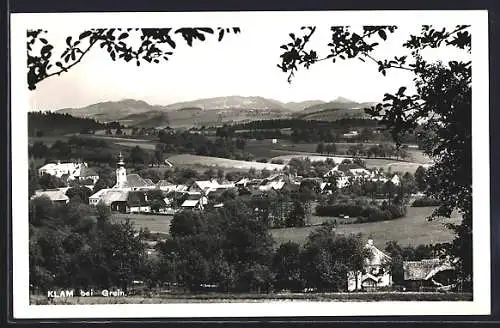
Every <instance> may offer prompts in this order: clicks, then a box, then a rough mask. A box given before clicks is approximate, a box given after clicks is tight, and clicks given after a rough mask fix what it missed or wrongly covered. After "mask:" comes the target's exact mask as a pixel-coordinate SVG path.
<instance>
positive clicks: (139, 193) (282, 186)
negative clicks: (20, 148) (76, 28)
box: [31, 153, 457, 292]
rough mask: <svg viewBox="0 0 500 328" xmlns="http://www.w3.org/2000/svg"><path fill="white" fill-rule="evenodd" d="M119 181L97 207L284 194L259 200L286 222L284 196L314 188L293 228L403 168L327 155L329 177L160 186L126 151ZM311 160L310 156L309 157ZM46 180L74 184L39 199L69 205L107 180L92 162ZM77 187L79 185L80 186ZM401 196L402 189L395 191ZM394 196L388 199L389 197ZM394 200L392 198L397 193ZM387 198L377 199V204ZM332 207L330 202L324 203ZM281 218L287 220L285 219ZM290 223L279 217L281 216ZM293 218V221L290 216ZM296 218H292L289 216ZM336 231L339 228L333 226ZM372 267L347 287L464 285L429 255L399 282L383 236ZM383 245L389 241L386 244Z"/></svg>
mask: <svg viewBox="0 0 500 328" xmlns="http://www.w3.org/2000/svg"><path fill="white" fill-rule="evenodd" d="M117 158H118V160H117V163H116V171H115V173H116V184H115V185H114V186H112V187H110V188H103V189H100V190H98V191H97V192H95V193H92V194H91V195H90V196H89V197H88V203H89V205H91V206H94V207H95V206H105V207H107V208H109V209H110V211H112V212H115V213H121V214H130V218H131V219H132V220H133V219H134V214H151V215H158V216H165V217H172V216H174V215H176V214H178V213H181V212H183V211H195V212H203V211H205V210H207V209H215V208H222V207H224V203H225V201H226V200H227V199H231V198H233V199H234V197H235V196H236V197H238V196H241V197H244V196H246V197H260V198H262V197H270V195H274V196H273V197H275V199H280V202H279V204H278V206H277V207H278V209H276V206H275V208H273V209H271V210H269V209H268V208H266V209H264V208H263V207H262V206H263V205H262V203H258V202H257V203H252V204H254V205H253V206H255V209H254V210H255V211H256V212H257V211H263V210H269V211H270V212H271V214H270V215H269V217H270V218H271V221H273V220H274V221H273V222H285V221H286V220H287V218H289V217H290V216H291V215H292V216H293V215H296V213H295V212H292V211H294V209H295V207H294V204H295V203H294V202H293V201H292V199H293V198H287V197H283V195H289V194H290V193H299V192H301V195H304V190H308V191H309V196H304V197H305V198H304V197H302V198H300V197H299V198H298V199H300V201H301V202H303V211H304V214H303V217H304V219H303V222H302V223H299V224H298V225H296V224H297V223H293V224H292V225H288V223H286V225H287V226H294V225H296V226H305V225H311V223H310V219H309V218H310V216H311V214H312V213H313V212H314V211H315V210H316V212H318V208H316V209H315V208H314V207H315V206H318V199H317V198H318V197H316V196H314V195H320V197H321V195H323V197H328V196H329V195H332V194H333V193H336V192H338V191H341V190H345V189H348V188H350V187H352V186H353V185H363V184H366V183H367V182H371V183H373V184H379V185H382V186H384V185H385V186H388V185H389V186H392V188H394V190H398V188H401V189H402V186H401V185H402V181H401V178H402V177H400V175H398V174H397V173H391V172H383V171H380V170H378V169H367V168H366V167H364V166H363V163H362V161H359V160H352V159H344V160H343V161H342V162H340V163H336V162H335V161H334V160H333V159H331V158H330V159H327V160H325V163H326V165H328V171H327V172H326V173H325V174H323V176H316V177H310V176H309V177H307V178H304V177H302V176H300V175H297V171H296V170H295V171H294V170H293V169H290V167H286V169H284V170H282V171H278V170H275V171H272V172H270V173H269V174H268V175H267V176H266V177H254V176H244V177H242V178H240V179H238V180H236V181H228V180H227V179H211V180H195V181H193V182H192V183H191V184H174V183H172V182H170V181H167V180H159V181H158V182H156V183H154V182H153V181H152V180H151V179H148V178H142V177H141V176H140V175H139V174H136V173H132V174H129V173H128V172H127V168H126V163H125V161H124V158H123V156H122V154H121V153H119V154H118V156H117ZM305 160H307V159H305ZM38 173H39V175H40V177H42V176H44V175H51V176H55V177H57V178H59V179H62V180H64V181H66V182H67V183H68V186H67V187H61V188H55V189H47V190H37V191H35V193H34V195H33V196H32V197H31V199H35V198H37V197H46V198H48V199H50V201H52V202H53V203H56V204H67V203H68V202H69V201H70V197H68V195H67V194H66V193H67V191H68V190H69V189H71V187H69V185H70V184H71V182H75V181H76V182H78V184H79V185H80V186H85V187H86V188H89V189H90V190H93V188H94V185H95V183H96V182H97V181H98V180H99V175H98V174H97V173H96V170H94V169H93V168H91V167H89V166H88V165H87V163H83V162H79V163H75V162H68V163H61V162H57V163H48V164H45V165H43V166H42V167H40V168H39V169H38ZM73 185H74V183H73ZM394 194H395V193H394ZM418 196H421V194H420V193H419V192H417V191H415V190H412V193H411V194H410V195H408V197H413V198H415V197H418ZM382 198H383V199H385V201H384V203H385V202H386V200H387V197H382ZM389 201H390V196H389ZM375 203H377V204H380V203H381V201H380V200H378V201H377V202H375V201H374V204H375ZM324 206H325V207H327V206H328V205H324ZM348 212H349V211H346V213H337V214H336V215H332V217H335V218H336V219H335V220H334V222H335V223H337V220H338V221H339V222H344V221H346V222H348V221H349V220H350V219H355V220H356V218H352V217H350V215H347V213H348ZM279 216H281V218H280V217H279ZM280 219H281V220H282V221H279V220H280ZM283 220H285V221H283ZM286 222H288V221H286ZM333 229H334V228H333ZM365 241H366V245H365V246H364V247H365V249H366V251H367V252H366V254H365V260H364V262H363V263H364V265H363V268H362V269H361V270H359V271H358V270H356V271H350V272H348V274H347V277H346V278H345V279H346V280H347V281H346V285H347V291H349V292H353V291H368V292H374V291H387V290H397V291H420V292H422V291H424V292H425V291H441V292H448V291H451V290H454V289H456V288H457V282H456V280H455V279H454V277H455V268H454V266H453V263H452V262H453V261H452V260H451V259H450V258H449V257H447V258H439V257H432V258H425V259H421V260H419V261H403V262H402V268H401V269H402V271H403V279H399V281H398V285H396V284H395V283H394V281H393V277H392V274H393V273H392V272H391V268H392V267H394V266H393V263H392V258H391V256H389V255H388V254H386V253H385V252H384V251H382V250H380V249H379V248H377V247H376V246H375V245H376V244H377V240H373V239H367V240H365ZM156 244H157V243H156V242H154V241H153V242H151V241H150V242H148V249H149V251H148V254H151V253H154V252H155V245H156ZM382 246H383V245H382ZM314 290H315V289H314V288H305V289H304V291H305V292H308V291H309V292H310V291H314Z"/></svg>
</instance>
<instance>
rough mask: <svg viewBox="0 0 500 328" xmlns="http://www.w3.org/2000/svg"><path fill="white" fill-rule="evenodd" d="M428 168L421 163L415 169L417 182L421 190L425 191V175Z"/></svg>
mask: <svg viewBox="0 0 500 328" xmlns="http://www.w3.org/2000/svg"><path fill="white" fill-rule="evenodd" d="M426 173H427V170H426V169H425V168H424V167H423V166H422V165H420V166H419V167H417V170H416V171H415V182H416V184H417V188H418V190H419V191H424V190H425V189H426V188H427V182H425V175H426Z"/></svg>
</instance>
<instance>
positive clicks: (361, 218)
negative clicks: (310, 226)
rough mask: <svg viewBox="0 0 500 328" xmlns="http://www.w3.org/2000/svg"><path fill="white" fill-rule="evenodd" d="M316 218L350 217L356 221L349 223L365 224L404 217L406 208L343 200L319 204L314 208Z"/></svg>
mask: <svg viewBox="0 0 500 328" xmlns="http://www.w3.org/2000/svg"><path fill="white" fill-rule="evenodd" d="M316 215H318V216H350V217H355V218H357V219H355V220H352V221H351V223H365V222H375V221H385V220H393V219H397V218H400V217H403V216H405V215H406V207H405V206H400V205H394V204H391V205H387V204H384V205H382V206H378V205H376V204H374V203H371V202H365V201H363V200H353V199H349V200H346V199H343V200H340V201H337V202H335V203H333V204H321V205H318V206H317V207H316Z"/></svg>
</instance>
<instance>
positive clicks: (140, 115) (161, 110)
mask: <svg viewBox="0 0 500 328" xmlns="http://www.w3.org/2000/svg"><path fill="white" fill-rule="evenodd" d="M371 105H372V103H357V102H355V101H352V100H349V99H346V98H342V97H339V98H337V99H335V100H333V101H330V102H324V101H321V100H308V101H302V102H288V103H283V102H280V101H277V100H274V99H268V98H264V97H241V96H229V97H215V98H206V99H197V100H193V101H185V102H178V103H173V104H169V105H166V106H162V105H150V104H148V103H147V102H145V101H142V100H134V99H124V100H120V101H106V102H100V103H97V104H93V105H89V106H86V107H82V108H63V109H60V110H58V111H57V112H58V113H65V114H66V113H67V114H70V115H72V116H76V117H84V118H92V119H95V120H98V121H100V122H110V121H119V122H121V123H123V124H125V125H128V126H138V127H161V126H167V125H169V126H172V127H175V126H190V125H211V124H218V123H221V122H224V123H231V122H240V121H251V120H262V119H276V118H287V117H297V118H299V117H303V118H305V119H306V118H308V116H311V115H313V116H314V115H315V114H316V113H323V114H320V115H319V116H318V115H316V116H318V117H321V116H325V114H327V115H326V116H328V119H327V120H335V117H336V116H337V115H333V117H332V115H331V113H328V112H336V111H339V110H342V115H341V116H342V117H355V118H360V117H364V115H365V114H364V111H363V110H362V109H363V108H365V107H369V106H371ZM351 110H352V112H350V111H351ZM338 114H340V112H338ZM342 117H339V118H342Z"/></svg>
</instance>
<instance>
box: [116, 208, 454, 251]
mask: <svg viewBox="0 0 500 328" xmlns="http://www.w3.org/2000/svg"><path fill="white" fill-rule="evenodd" d="M433 210H434V207H408V211H407V214H406V216H405V217H403V218H400V219H395V220H389V221H378V222H369V223H354V224H339V225H338V226H337V228H336V231H337V233H340V234H358V233H361V234H362V236H363V238H365V239H373V240H374V242H375V244H376V245H377V246H378V247H380V248H383V247H384V246H385V244H386V243H387V242H388V241H391V240H395V241H397V242H398V244H400V245H401V246H408V245H410V246H418V245H420V244H435V243H442V242H449V241H451V240H452V239H453V237H454V234H453V232H452V231H451V230H449V229H448V228H446V227H445V226H444V224H445V223H459V222H460V217H459V216H458V215H457V214H454V215H453V216H452V218H449V219H448V218H438V219H435V220H433V221H428V220H427V217H428V216H429V215H430V214H431V213H432V211H433ZM113 215H114V217H115V218H119V219H124V218H130V219H131V221H133V223H134V225H135V226H136V227H137V228H148V229H149V230H150V231H151V232H159V233H163V234H168V232H169V229H170V222H171V221H172V216H167V215H154V214H113ZM332 219H334V218H330V217H319V216H314V215H313V217H312V218H311V223H312V224H313V225H314V226H308V227H303V228H281V229H271V234H272V235H273V237H274V240H275V241H276V244H277V245H279V244H282V243H285V242H287V241H293V242H296V243H299V244H303V243H304V242H305V240H306V238H307V236H308V235H309V234H310V233H311V231H313V230H315V229H318V225H320V224H321V223H322V222H324V221H327V220H332Z"/></svg>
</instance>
